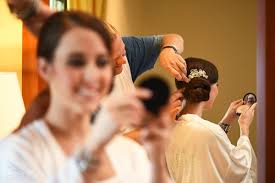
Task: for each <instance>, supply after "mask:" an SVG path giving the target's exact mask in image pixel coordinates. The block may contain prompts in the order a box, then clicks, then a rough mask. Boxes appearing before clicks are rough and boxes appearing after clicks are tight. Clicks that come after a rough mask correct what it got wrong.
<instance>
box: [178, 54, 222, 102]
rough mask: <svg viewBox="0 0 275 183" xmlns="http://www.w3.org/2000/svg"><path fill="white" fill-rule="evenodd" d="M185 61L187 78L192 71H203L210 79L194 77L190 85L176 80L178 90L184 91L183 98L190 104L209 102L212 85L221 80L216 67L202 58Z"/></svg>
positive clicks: (190, 58) (191, 58)
mask: <svg viewBox="0 0 275 183" xmlns="http://www.w3.org/2000/svg"><path fill="white" fill-rule="evenodd" d="M185 61H186V65H187V76H189V74H190V72H191V70H192V69H197V70H200V69H201V70H203V71H205V72H206V75H207V76H208V78H207V79H206V78H204V77H194V78H192V79H191V80H190V81H189V82H188V83H186V82H184V81H178V80H176V79H175V83H176V87H177V89H183V96H184V98H185V99H186V100H187V101H189V102H192V103H199V102H202V101H208V100H209V95H210V90H211V85H212V84H215V83H217V82H218V78H219V74H218V70H217V68H216V66H215V65H214V64H212V63H211V62H209V61H207V60H205V59H202V58H195V57H189V58H186V59H185Z"/></svg>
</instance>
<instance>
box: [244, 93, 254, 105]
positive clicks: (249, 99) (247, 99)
mask: <svg viewBox="0 0 275 183" xmlns="http://www.w3.org/2000/svg"><path fill="white" fill-rule="evenodd" d="M243 102H244V104H245V105H246V104H247V105H253V104H254V103H256V102H257V97H256V95H255V94H254V93H247V94H245V95H244V97H243Z"/></svg>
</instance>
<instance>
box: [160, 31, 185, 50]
mask: <svg viewBox="0 0 275 183" xmlns="http://www.w3.org/2000/svg"><path fill="white" fill-rule="evenodd" d="M165 46H174V47H175V48H176V49H177V53H178V54H182V52H183V50H184V40H183V38H182V37H181V36H180V35H178V34H166V35H164V36H163V38H162V47H165Z"/></svg>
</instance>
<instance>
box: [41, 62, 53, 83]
mask: <svg viewBox="0 0 275 183" xmlns="http://www.w3.org/2000/svg"><path fill="white" fill-rule="evenodd" d="M51 70H52V64H50V63H49V62H48V61H47V59H45V58H42V57H39V58H38V72H39V75H40V76H41V77H42V78H43V79H44V80H45V81H46V82H48V81H49V79H50V76H51Z"/></svg>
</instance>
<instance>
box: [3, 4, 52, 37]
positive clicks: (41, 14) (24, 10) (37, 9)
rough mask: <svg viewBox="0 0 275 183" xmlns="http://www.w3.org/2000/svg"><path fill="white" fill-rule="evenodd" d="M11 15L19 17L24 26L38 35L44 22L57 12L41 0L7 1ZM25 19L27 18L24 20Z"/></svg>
mask: <svg viewBox="0 0 275 183" xmlns="http://www.w3.org/2000/svg"><path fill="white" fill-rule="evenodd" d="M6 1H7V3H8V6H9V8H10V11H11V13H14V14H15V15H17V17H18V18H19V19H21V20H22V21H23V23H24V25H26V26H27V28H28V29H29V30H30V31H31V32H32V33H33V34H34V35H36V36H37V35H38V34H39V31H40V29H41V27H42V25H43V23H44V21H45V20H46V19H47V18H48V17H49V16H51V15H52V14H53V13H54V12H55V11H54V10H51V9H50V7H49V6H48V5H46V4H45V3H44V2H43V1H40V0H6ZM24 17H25V18H24Z"/></svg>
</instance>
